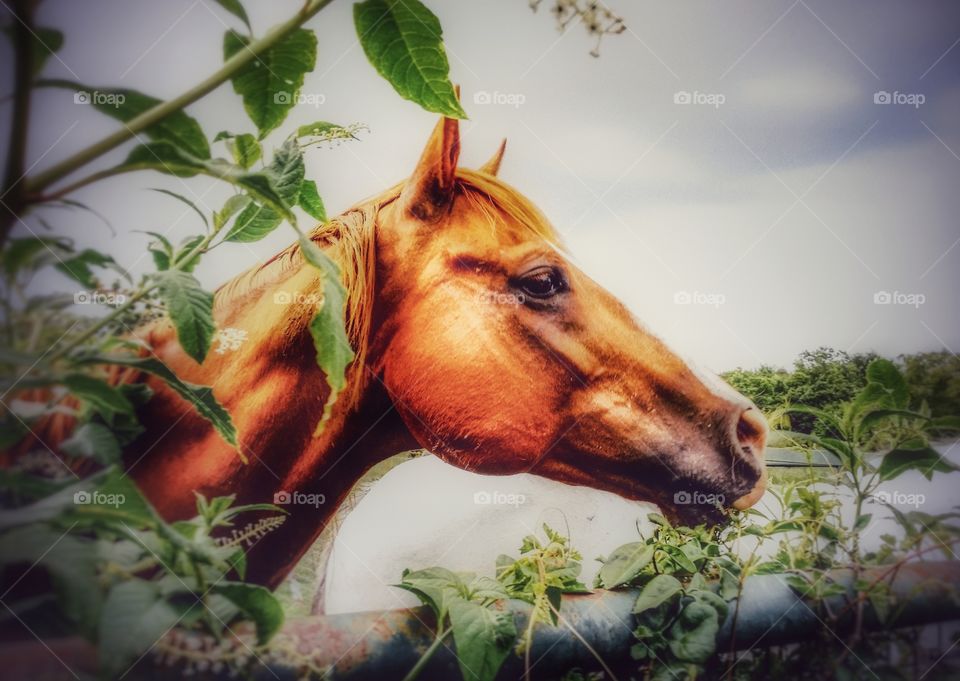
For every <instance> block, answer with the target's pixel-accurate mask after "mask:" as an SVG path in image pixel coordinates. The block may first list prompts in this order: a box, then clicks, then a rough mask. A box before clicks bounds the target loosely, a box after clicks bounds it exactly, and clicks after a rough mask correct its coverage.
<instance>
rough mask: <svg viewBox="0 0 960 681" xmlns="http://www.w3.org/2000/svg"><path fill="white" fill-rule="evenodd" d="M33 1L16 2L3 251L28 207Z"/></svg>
mask: <svg viewBox="0 0 960 681" xmlns="http://www.w3.org/2000/svg"><path fill="white" fill-rule="evenodd" d="M33 9H34V2H33V0H16V2H14V3H13V23H12V32H13V49H14V52H15V57H14V67H13V68H14V74H13V77H14V90H13V118H12V120H11V122H10V144H9V146H8V151H7V154H8V156H7V166H6V169H5V170H4V176H3V185H2V186H0V189H2V191H0V199H2V201H3V205H2V208H3V217H2V218H0V248H2V247H3V245H4V243H6V240H7V235H8V234H10V230H11V229H13V225H14V223H15V222H16V221H17V220H19V219H20V214H21V213H22V212H23V209H24V208H25V207H26V200H25V196H26V191H25V187H24V185H25V182H24V181H23V174H24V165H25V159H26V155H27V128H28V124H29V122H30V88H31V84H32V82H33V68H34V45H33V41H34V40H36V38H34V31H33Z"/></svg>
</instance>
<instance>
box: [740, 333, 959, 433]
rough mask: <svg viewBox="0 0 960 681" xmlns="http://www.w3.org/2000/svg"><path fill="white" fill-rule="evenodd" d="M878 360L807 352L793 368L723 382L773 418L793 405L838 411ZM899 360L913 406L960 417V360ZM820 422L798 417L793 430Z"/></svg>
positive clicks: (744, 372)
mask: <svg viewBox="0 0 960 681" xmlns="http://www.w3.org/2000/svg"><path fill="white" fill-rule="evenodd" d="M876 357H877V355H876V354H874V353H855V354H850V353H848V352H844V351H843V350H834V349H833V348H826V347H822V348H817V349H816V350H806V351H804V352H802V353H801V354H800V356H799V357H797V359H796V360H795V361H794V363H793V368H792V369H791V370H786V369H781V368H776V367H771V366H766V365H765V366H761V367H760V368H759V369H735V370H733V371H728V372H727V373H725V374H723V378H724V379H725V380H726V381H727V382H728V383H730V385H732V386H733V387H735V388H736V389H737V390H739V391H740V392H742V393H743V394H744V395H746V396H747V397H749V398H751V399H752V400H753V401H754V403H755V404H756V405H757V406H758V407H760V409H762V410H763V412H764V413H765V414H767V415H768V416H770V415H775V416H776V415H778V414H781V413H782V411H783V409H784V407H787V406H789V405H807V406H811V407H819V408H821V409H826V410H828V411H831V412H837V413H839V411H840V410H841V408H842V405H843V404H844V403H845V402H847V401H849V400H850V399H851V398H853V396H854V395H856V394H857V392H858V391H859V390H860V389H861V388H862V387H863V386H864V385H865V384H866V377H865V373H866V368H867V365H868V364H869V363H870V361H871V360H872V359H874V358H876ZM895 361H896V363H897V365H898V366H899V367H900V370H901V371H902V372H903V375H904V377H905V378H906V380H907V384H908V385H909V387H910V395H911V399H912V401H913V402H914V404H912V405H911V406H912V407H914V408H916V409H929V411H930V414H931V415H932V416H956V415H960V357H958V356H957V355H954V354H953V353H951V352H947V351H946V350H944V351H940V352H921V353H917V354H912V355H900V356H899V357H897V358H896V360H895ZM815 421H816V419H815V418H814V417H812V416H809V415H807V414H796V413H793V414H790V417H789V426H788V427H789V428H790V429H791V430H795V431H799V432H804V433H810V432H813V431H815V430H816V429H817V428H816V424H815ZM783 425H784V426H786V424H783Z"/></svg>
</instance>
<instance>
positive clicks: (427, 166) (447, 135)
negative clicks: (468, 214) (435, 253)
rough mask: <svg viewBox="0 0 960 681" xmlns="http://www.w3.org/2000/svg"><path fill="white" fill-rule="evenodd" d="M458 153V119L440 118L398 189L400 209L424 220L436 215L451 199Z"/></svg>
mask: <svg viewBox="0 0 960 681" xmlns="http://www.w3.org/2000/svg"><path fill="white" fill-rule="evenodd" d="M459 157H460V121H458V120H457V119H456V118H441V119H440V122H439V123H437V127H435V128H434V129H433V134H432V135H430V139H429V140H428V141H427V146H426V148H425V149H424V150H423V154H422V155H421V156H420V161H419V162H418V163H417V167H416V168H415V169H414V171H413V174H412V175H411V176H410V179H409V180H407V184H406V185H405V186H404V188H403V191H402V192H400V199H399V201H400V206H401V207H402V209H403V210H404V211H405V212H406V213H408V214H410V215H412V216H413V217H415V218H417V219H418V220H422V221H424V222H431V221H433V220H436V219H437V218H439V217H440V216H441V215H442V214H443V213H444V212H445V211H446V209H447V208H448V207H449V206H450V202H451V201H452V200H453V187H454V183H455V177H456V172H457V159H459Z"/></svg>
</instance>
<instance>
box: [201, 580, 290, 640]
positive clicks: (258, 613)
mask: <svg viewBox="0 0 960 681" xmlns="http://www.w3.org/2000/svg"><path fill="white" fill-rule="evenodd" d="M212 591H213V593H216V594H220V595H221V596H224V597H226V598H228V599H230V601H231V602H232V603H233V604H234V605H236V606H237V607H238V608H240V610H241V611H242V612H243V613H244V614H245V615H247V617H249V618H250V619H251V620H253V623H254V625H256V627H257V642H258V643H259V644H260V645H264V644H266V643H267V642H268V641H269V640H270V639H271V638H273V635H274V634H276V633H277V632H278V631H279V630H280V627H281V626H283V606H281V605H280V601H278V600H277V597H276V596H274V595H273V593H272V592H271V591H270V590H269V589H265V588H264V587H262V586H258V585H256V584H246V583H244V582H221V583H219V584H217V585H216V586H215V587H213V589H212Z"/></svg>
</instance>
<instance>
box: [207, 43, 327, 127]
mask: <svg viewBox="0 0 960 681" xmlns="http://www.w3.org/2000/svg"><path fill="white" fill-rule="evenodd" d="M249 42H250V39H249V38H247V37H245V36H242V35H240V34H238V33H236V32H235V31H228V32H227V33H226V34H225V35H224V37H223V56H224V59H229V58H230V57H232V56H234V55H235V54H237V53H238V52H239V51H240V50H243V49H246V46H247V44H248V43H249ZM316 62H317V37H316V36H315V35H314V33H313V31H308V30H306V29H303V28H301V29H297V30H296V31H294V32H293V33H291V34H290V35H289V36H287V37H286V38H284V39H283V40H282V41H280V42H279V43H278V44H276V45H275V46H273V47H272V48H270V49H269V50H267V51H266V52H264V53H262V54H261V55H259V56H258V57H257V58H256V59H254V60H253V61H251V62H250V63H248V64H247V65H246V66H244V67H243V68H242V69H240V71H239V72H238V73H237V74H236V75H234V76H233V78H232V82H233V90H234V92H236V93H237V94H238V95H240V96H241V97H242V98H243V108H244V109H246V111H247V115H248V116H250V120H252V121H253V123H254V124H255V125H256V126H257V130H259V132H260V139H263V138H264V137H266V136H267V134H268V133H269V132H270V131H271V130H273V129H275V128H276V127H277V126H279V125H280V124H281V123H283V121H284V119H285V118H286V117H287V114H288V113H289V112H290V110H291V109H292V108H293V107H294V106H295V105H296V104H297V99H298V96H299V93H300V88H302V87H303V78H304V76H305V75H306V74H307V73H309V72H310V71H313V68H314V66H315V65H316Z"/></svg>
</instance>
